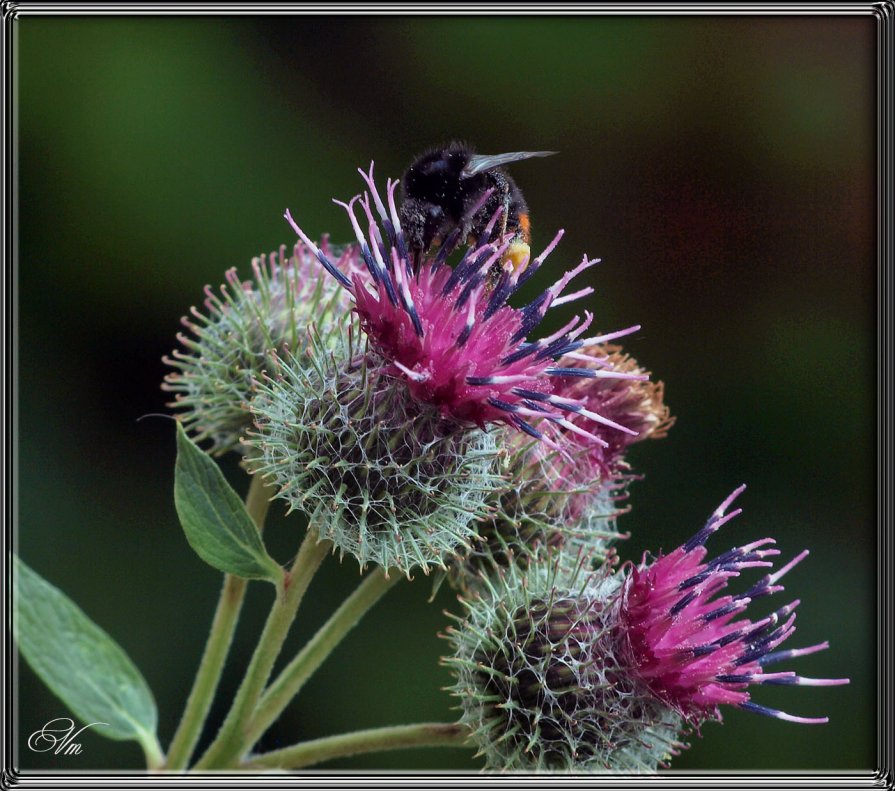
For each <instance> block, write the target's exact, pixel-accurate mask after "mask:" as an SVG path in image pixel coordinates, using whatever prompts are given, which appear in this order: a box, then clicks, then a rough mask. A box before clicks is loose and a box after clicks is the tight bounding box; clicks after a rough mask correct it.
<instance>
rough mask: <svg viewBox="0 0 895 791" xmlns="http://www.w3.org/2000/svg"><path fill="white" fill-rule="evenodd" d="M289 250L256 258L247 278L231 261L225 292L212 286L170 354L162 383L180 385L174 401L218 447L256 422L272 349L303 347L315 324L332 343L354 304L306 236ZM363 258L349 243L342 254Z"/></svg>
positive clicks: (233, 446)
mask: <svg viewBox="0 0 895 791" xmlns="http://www.w3.org/2000/svg"><path fill="white" fill-rule="evenodd" d="M323 246H324V248H326V249H329V248H328V247H327V245H326V243H325V242H324V243H323ZM286 250H287V248H286V246H285V245H281V246H280V249H279V251H278V252H275V253H270V254H269V255H262V256H259V257H257V258H253V259H252V273H253V277H252V279H251V280H247V281H244V282H243V281H242V280H240V279H239V277H238V276H237V274H236V270H235V269H230V270H228V271H227V273H226V275H225V277H226V281H227V282H226V283H225V284H224V285H222V286H221V288H220V292H219V293H218V292H214V291H212V289H211V288H210V287H207V288H206V290H205V294H206V299H205V310H206V312H205V313H202V312H200V311H199V310H197V309H196V308H193V309H192V311H191V314H192V315H191V317H190V318H189V319H188V318H186V317H184V319H183V324H184V325H185V326H186V328H187V329H188V330H189V334H187V333H178V336H177V337H178V340H179V341H180V343H181V345H182V347H183V348H182V349H177V350H175V351H174V352H172V354H171V356H170V357H165V358H164V362H165V363H166V364H167V365H170V366H171V367H173V368H174V369H175V371H173V372H172V373H169V374H168V375H167V376H166V377H165V381H164V384H163V385H162V389H164V390H168V391H170V392H173V393H175V397H174V399H175V400H174V401H173V402H172V403H171V404H170V405H169V406H171V407H173V408H174V409H177V410H179V411H180V413H181V420H182V422H183V425H184V427H185V428H186V429H187V430H188V431H189V432H190V434H192V436H193V438H194V439H195V440H196V441H198V442H202V441H208V442H210V443H211V446H210V448H209V452H210V453H212V454H214V455H221V454H223V453H225V452H227V451H229V450H240V449H241V447H240V440H241V438H242V437H243V435H244V433H245V431H246V429H247V428H249V427H251V424H252V419H251V415H250V413H249V411H248V402H249V400H250V399H251V397H252V388H253V382H254V381H255V380H256V379H258V378H259V377H260V376H261V374H262V372H264V371H265V370H267V369H268V368H269V367H270V364H271V356H272V354H274V353H276V354H280V355H282V354H285V353H286V351H287V350H291V351H293V352H295V353H300V352H301V350H302V349H303V348H304V347H305V346H306V344H307V333H308V329H309V327H310V326H311V325H313V326H314V328H315V332H316V335H317V336H318V337H319V339H321V340H322V342H323V343H324V344H325V345H328V346H332V345H333V344H334V343H335V340H336V338H337V337H338V332H339V329H340V325H341V323H342V321H341V319H342V317H343V316H345V315H346V314H347V313H348V312H349V311H350V310H351V303H350V300H349V298H348V295H347V294H346V292H345V291H344V289H342V288H341V287H340V286H339V285H338V283H336V282H335V281H334V280H333V279H332V278H331V277H330V276H329V275H328V274H327V273H326V272H325V271H323V269H322V267H321V266H320V265H319V263H318V262H317V260H316V259H315V257H314V255H313V254H312V253H311V252H310V250H309V249H308V248H307V247H306V246H305V245H304V244H302V243H299V244H296V245H295V247H294V248H293V249H292V254H291V256H287V253H286ZM357 263H358V254H357V249H356V248H351V247H348V248H345V249H344V250H343V252H342V254H341V256H340V257H339V259H338V265H339V267H340V268H341V269H342V270H344V271H345V272H347V273H350V272H351V271H353V269H354V268H355V267H356V266H357Z"/></svg>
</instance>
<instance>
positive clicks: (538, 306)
mask: <svg viewBox="0 0 895 791" xmlns="http://www.w3.org/2000/svg"><path fill="white" fill-rule="evenodd" d="M372 173H373V168H372V165H371V167H370V172H369V173H363V172H362V171H361V175H362V176H363V178H364V179H365V181H366V182H367V185H368V187H369V194H367V195H364V196H363V197H360V196H358V197H355V198H353V199H352V200H351V201H349V202H348V203H347V204H340V205H342V206H343V207H344V208H345V210H346V211H347V213H348V216H349V219H350V221H351V224H352V227H353V229H354V232H355V235H356V237H357V241H358V244H359V246H360V250H361V256H362V258H363V261H364V263H365V264H366V268H367V271H366V273H364V274H363V275H362V274H358V273H355V274H353V275H349V274H346V273H345V272H343V271H342V270H340V269H339V267H338V266H337V265H336V264H335V263H334V262H333V261H331V260H330V258H329V256H328V255H327V254H326V252H325V251H324V250H319V249H318V248H316V247H315V246H314V245H313V242H311V240H310V239H309V238H308V236H307V235H306V234H305V233H304V232H303V231H302V230H301V228H299V226H298V225H296V223H295V222H294V221H293V219H292V216H291V214H290V213H289V212H287V213H286V217H287V219H288V220H289V222H290V223H291V224H292V227H293V228H294V230H295V232H296V233H297V234H298V235H299V237H301V239H302V240H303V241H304V242H305V244H306V245H308V247H310V248H311V249H312V250H313V251H314V253H315V254H316V256H317V258H318V259H319V260H320V262H321V263H322V264H323V266H324V267H326V269H327V270H328V271H329V272H330V274H332V275H333V277H335V279H336V280H337V281H338V282H339V283H341V285H342V286H344V287H345V289H346V290H347V291H348V292H349V293H350V294H351V296H352V297H353V298H354V302H355V310H356V312H357V314H358V316H359V317H360V320H361V327H362V328H363V330H364V332H365V333H366V334H367V336H368V337H369V339H370V344H371V346H372V348H373V350H374V351H375V352H376V353H377V354H378V355H379V356H380V357H381V358H382V360H383V361H384V364H385V370H386V372H387V373H388V374H389V375H391V376H395V377H397V378H399V379H402V380H404V381H405V383H406V387H407V389H408V390H409V392H410V393H411V395H412V396H413V397H414V398H415V399H417V400H418V401H420V402H423V403H426V404H429V405H431V406H433V407H435V408H436V409H438V410H439V412H440V413H441V414H442V415H444V416H445V417H449V418H451V419H453V420H456V421H460V422H464V423H468V424H471V425H477V426H479V427H485V426H487V425H488V424H493V423H503V424H507V425H509V426H511V427H513V428H516V429H519V430H521V431H524V432H526V433H527V434H529V435H531V436H533V437H535V438H538V439H542V438H543V439H545V440H546V441H547V442H548V443H553V444H557V443H556V438H557V437H559V436H560V433H559V430H560V429H562V430H565V431H567V432H571V433H574V434H577V435H579V436H586V437H592V438H593V440H594V441H597V442H599V441H600V440H599V438H597V437H595V436H594V435H593V434H592V432H590V431H589V428H588V427H587V425H586V423H585V425H584V426H582V425H580V422H581V421H579V422H572V421H571V420H569V416H570V415H576V416H578V417H579V418H582V419H584V420H585V421H590V422H591V423H593V424H594V425H596V424H601V425H612V426H613V427H614V428H616V429H617V430H620V431H624V428H622V427H620V426H615V425H614V424H613V423H612V421H609V420H607V419H605V418H603V417H602V416H601V415H599V414H596V413H594V412H591V411H590V410H589V409H587V408H586V407H585V406H583V405H581V404H579V403H574V402H573V401H572V400H571V399H565V398H557V397H554V395H553V390H552V388H553V382H554V380H555V379H556V378H558V377H576V378H588V379H597V378H621V379H643V378H646V377H645V375H643V374H639V373H632V372H625V371H616V370H612V369H611V366H610V365H607V366H604V367H600V368H587V367H574V368H570V367H564V366H562V365H557V364H556V362H555V361H556V359H557V358H558V357H559V356H561V355H563V354H567V353H569V352H572V351H575V350H576V349H578V348H580V347H582V346H584V345H587V344H593V343H599V342H602V341H605V340H607V339H610V338H616V337H619V336H621V335H625V334H627V333H629V332H634V331H635V330H637V329H639V327H636V326H635V327H631V328H629V329H627V330H623V331H620V332H615V333H611V334H610V335H607V336H602V337H592V338H586V339H582V336H583V335H584V333H585V332H586V331H587V329H588V327H589V326H590V323H591V320H592V316H591V315H590V314H587V316H586V318H585V320H583V321H582V320H580V319H579V318H577V317H576V318H574V319H573V320H572V321H570V322H569V323H568V324H566V325H565V326H564V327H563V328H562V329H560V330H559V331H557V332H555V333H553V334H552V335H549V336H547V337H545V338H541V339H540V340H528V338H529V336H530V334H531V333H532V331H533V330H534V329H535V328H536V327H537V325H538V324H539V323H540V321H541V319H542V318H543V317H544V314H545V313H546V312H547V310H548V309H550V308H552V307H557V306H559V305H562V304H565V303H567V302H571V301H572V300H575V299H578V298H579V297H583V296H586V295H588V294H590V293H591V292H592V291H593V289H592V288H590V287H586V288H583V289H580V290H579V291H577V292H574V293H571V294H566V293H565V289H566V287H567V286H568V284H569V283H570V282H571V280H572V279H573V278H574V277H575V276H576V275H578V274H580V273H581V272H583V271H585V270H586V269H588V268H589V267H591V266H593V265H594V264H595V263H597V261H598V259H594V260H591V259H588V258H587V257H585V258H584V259H583V260H582V262H581V263H580V264H579V265H578V266H577V267H575V268H574V269H572V270H571V271H569V272H566V273H565V274H564V275H563V276H562V277H561V278H560V279H559V280H558V281H557V282H556V283H555V284H554V285H552V286H550V287H549V288H547V289H546V290H545V291H544V292H542V293H541V295H540V296H538V297H537V298H536V299H534V300H533V301H532V302H531V303H529V304H528V305H526V306H525V307H523V308H518V309H517V308H513V307H510V306H509V305H508V304H507V300H508V299H509V298H510V297H511V296H512V295H513V294H514V293H515V292H516V291H517V290H518V288H519V287H520V286H521V285H522V284H523V283H524V282H525V281H526V280H528V279H529V278H530V277H531V276H532V275H533V274H534V273H535V272H536V271H537V270H538V268H539V267H540V266H541V264H542V263H543V261H544V259H545V258H546V257H547V256H548V255H549V254H550V252H551V251H552V250H553V248H554V247H555V246H556V244H557V243H558V242H559V240H560V237H561V236H562V231H560V232H559V233H558V234H557V235H556V237H555V238H554V239H553V241H552V242H551V243H550V244H549V245H548V246H547V248H546V249H545V250H544V251H543V252H542V253H541V254H540V255H538V256H537V257H536V258H534V259H533V260H532V261H531V262H529V261H527V260H525V261H522V262H520V264H519V265H518V266H514V267H512V268H511V269H510V270H509V271H508V270H507V269H506V268H504V267H502V266H501V265H500V264H501V262H502V260H503V257H504V256H505V255H506V254H507V251H508V249H509V246H510V244H511V242H512V239H511V238H509V235H507V236H505V237H500V235H499V234H497V236H498V238H496V239H495V240H493V241H492V240H491V237H492V236H493V235H494V229H495V227H496V224H497V221H498V218H499V217H500V215H501V211H502V210H498V211H497V212H496V213H495V214H494V216H493V217H492V218H491V221H490V222H489V223H488V225H487V227H486V228H485V230H484V232H483V234H482V236H481V237H480V238H479V240H477V241H476V242H475V243H474V244H472V245H470V246H469V247H468V249H467V250H466V251H465V253H464V254H463V255H462V257H461V259H460V261H459V262H458V263H457V264H456V266H454V267H453V268H451V267H450V266H449V265H448V264H447V263H446V259H447V257H448V256H449V255H450V254H451V253H452V252H453V249H454V247H455V246H456V244H457V242H458V241H459V236H458V235H457V234H456V233H454V234H450V235H449V237H448V238H447V239H446V240H445V242H444V243H443V244H442V245H441V247H440V248H439V250H438V253H437V254H436V255H434V256H426V257H424V258H423V260H422V261H421V262H420V265H419V267H418V268H415V267H414V265H413V263H412V262H411V259H410V256H409V255H408V251H407V245H406V243H405V240H404V235H403V232H402V230H401V223H400V218H399V213H398V211H397V209H396V206H395V189H396V188H397V186H398V182H396V181H394V182H393V181H391V180H389V181H388V184H387V189H386V192H387V201H388V209H386V207H385V204H384V203H383V201H382V199H381V197H380V195H379V192H378V191H377V189H376V185H375V183H374V181H373V177H372ZM370 195H372V200H371V198H370ZM488 197H490V193H486V194H485V196H484V197H483V199H482V201H484V200H486V199H487V198H488ZM482 201H480V202H479V204H477V205H476V206H474V207H472V209H471V213H473V214H474V213H475V212H476V211H478V209H479V208H480V205H481V203H482ZM358 204H359V205H360V207H361V208H362V210H363V217H364V220H365V223H366V229H367V231H366V233H365V232H364V231H363V230H362V228H361V224H360V221H359V220H358V218H357V214H356V211H355V206H356V205H358ZM374 204H375V208H376V211H377V212H378V214H379V220H380V223H381V228H380V224H377V222H376V220H375V219H374V216H373V206H374ZM381 229H384V232H383V230H381ZM536 424H537V425H536Z"/></svg>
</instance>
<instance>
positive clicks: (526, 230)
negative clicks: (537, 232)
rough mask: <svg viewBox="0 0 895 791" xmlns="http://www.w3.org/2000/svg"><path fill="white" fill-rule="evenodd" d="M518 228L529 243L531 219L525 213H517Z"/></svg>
mask: <svg viewBox="0 0 895 791" xmlns="http://www.w3.org/2000/svg"><path fill="white" fill-rule="evenodd" d="M519 230H520V231H521V236H522V239H523V240H524V241H525V243H526V244H530V243H531V219H530V218H529V216H528V215H527V214H520V215H519Z"/></svg>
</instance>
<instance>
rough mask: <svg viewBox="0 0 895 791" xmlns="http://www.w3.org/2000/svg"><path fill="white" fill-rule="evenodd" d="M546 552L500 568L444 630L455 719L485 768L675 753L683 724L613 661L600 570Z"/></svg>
mask: <svg viewBox="0 0 895 791" xmlns="http://www.w3.org/2000/svg"><path fill="white" fill-rule="evenodd" d="M583 565H585V564H583V563H581V564H578V567H577V569H576V571H575V572H573V573H571V574H569V573H567V572H566V571H565V570H567V569H568V568H569V567H570V564H568V563H567V562H561V559H560V558H558V557H556V556H555V555H554V557H552V558H541V559H538V560H533V561H532V562H531V563H530V564H529V566H528V568H527V569H526V570H525V571H522V570H520V569H519V568H518V567H517V566H509V567H508V568H507V569H505V570H503V571H502V572H501V573H500V574H498V575H496V576H493V577H492V578H491V579H485V580H484V581H483V582H484V584H483V586H482V588H481V592H480V593H477V594H475V595H473V596H471V597H469V598H467V599H465V600H461V601H463V604H464V606H465V608H466V610H467V612H466V616H465V618H462V619H460V618H458V619H457V621H458V624H457V625H456V626H455V627H451V628H449V629H448V630H447V638H448V640H449V641H450V643H451V645H452V647H453V655H452V656H449V657H446V658H445V660H444V661H445V663H446V664H447V665H448V666H449V667H450V668H451V670H452V673H453V674H454V677H455V683H454V685H453V686H452V688H451V690H452V693H453V694H454V695H455V696H456V697H458V698H460V700H461V709H462V712H463V714H462V718H461V721H462V722H463V723H464V724H466V725H467V727H469V729H470V732H471V735H472V740H473V741H474V743H475V744H476V746H477V747H478V750H479V754H480V755H483V756H484V757H485V768H486V769H487V770H496V771H538V772H541V771H559V772H624V773H629V772H647V773H649V772H654V771H656V770H657V768H658V767H659V766H661V765H663V764H664V763H666V762H667V761H668V760H669V759H670V758H671V756H672V755H674V754H676V752H677V751H678V750H679V749H680V748H681V747H683V745H682V743H681V742H680V740H679V739H680V736H681V733H682V728H683V721H682V719H681V718H680V717H679V716H678V715H677V714H676V713H674V712H673V711H672V710H671V709H669V708H668V707H667V706H664V705H663V704H662V703H660V702H659V701H658V700H657V699H656V698H655V697H653V696H652V695H649V694H648V692H645V691H644V690H643V689H642V688H639V687H638V685H637V684H636V683H635V681H634V679H633V678H632V676H631V674H630V672H629V668H628V667H627V665H626V663H625V661H624V660H623V658H622V653H621V650H620V636H619V634H618V633H617V630H616V629H615V628H614V627H615V619H616V615H615V614H614V613H613V608H612V604H613V602H614V600H615V597H614V595H613V594H614V593H615V592H616V590H617V589H618V587H619V585H620V584H621V578H620V576H619V575H618V574H613V573H612V572H611V571H610V570H609V568H608V567H604V568H603V569H601V570H600V571H598V572H595V573H591V574H584V573H583V572H582V571H581V569H582V567H583Z"/></svg>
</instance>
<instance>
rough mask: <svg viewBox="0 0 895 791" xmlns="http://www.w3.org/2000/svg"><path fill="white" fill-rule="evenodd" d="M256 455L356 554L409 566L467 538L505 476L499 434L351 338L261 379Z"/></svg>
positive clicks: (432, 560)
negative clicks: (407, 380) (422, 391)
mask: <svg viewBox="0 0 895 791" xmlns="http://www.w3.org/2000/svg"><path fill="white" fill-rule="evenodd" d="M255 389H256V395H255V398H254V399H253V400H252V403H251V409H252V412H253V414H254V416H255V418H256V427H257V430H256V431H253V432H249V434H248V439H247V442H248V444H249V445H250V446H251V447H253V448H254V449H256V451H257V456H256V458H254V459H253V460H251V461H250V466H251V468H252V469H253V471H255V472H256V473H257V474H261V475H264V476H265V477H267V478H268V479H269V480H270V481H271V482H272V483H273V484H274V485H275V486H276V489H277V496H278V497H280V498H282V499H284V500H285V501H286V502H287V503H288V505H289V509H290V510H292V509H296V508H300V509H301V510H303V511H305V512H306V513H307V514H308V515H309V517H310V520H311V523H312V524H313V525H314V528H315V529H316V530H317V532H318V534H319V535H320V536H321V537H322V538H327V539H330V540H331V541H332V542H333V544H334V548H335V549H336V550H338V551H339V552H340V553H341V554H343V555H344V554H345V553H348V554H351V555H353V556H354V557H356V558H357V560H358V562H359V563H360V565H361V566H362V567H363V566H366V565H367V563H371V562H372V563H377V564H379V565H381V566H383V567H385V568H387V569H388V568H397V569H399V570H400V571H402V572H404V573H406V574H408V575H409V572H410V570H411V569H413V568H415V567H421V568H422V569H423V571H424V572H428V569H429V568H430V567H431V566H438V567H441V568H444V566H445V561H446V558H447V557H448V556H449V555H451V554H453V553H455V552H457V551H458V550H459V549H461V548H463V547H467V546H468V544H469V541H470V539H472V538H473V537H474V536H475V520H476V519H477V518H479V517H481V516H482V515H483V514H484V513H485V503H486V499H487V497H488V495H489V494H490V492H491V491H492V489H494V488H495V487H496V486H497V485H498V483H499V481H500V479H499V478H498V476H497V475H496V474H494V473H493V472H492V466H493V463H494V461H495V459H496V456H497V451H496V447H495V441H494V437H493V436H492V435H490V434H486V433H485V432H482V431H480V430H478V429H474V428H473V429H470V428H469V427H468V426H465V425H461V424H458V423H457V422H456V421H452V420H448V419H445V418H444V417H442V415H441V414H440V413H439V412H438V410H436V409H434V408H433V407H431V406H429V405H428V404H421V403H420V402H418V401H416V400H415V399H413V398H411V397H410V395H409V394H408V393H407V389H406V387H404V385H403V383H402V382H400V381H396V380H395V379H393V378H391V377H388V376H386V375H385V374H383V373H382V372H381V370H380V368H379V367H377V366H376V365H375V364H372V365H371V359H370V357H369V356H367V357H364V356H360V355H353V354H352V353H351V351H350V348H349V344H348V342H347V340H346V342H345V344H344V345H343V347H342V348H341V349H338V348H337V349H336V350H335V351H332V350H326V349H317V350H316V351H315V350H314V348H313V347H312V348H311V349H310V350H309V355H308V358H307V359H306V360H296V359H295V358H294V357H293V358H290V359H287V360H279V361H277V364H276V367H275V368H274V369H273V370H272V372H271V375H269V376H267V377H265V378H264V380H263V381H259V382H256V384H255Z"/></svg>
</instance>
